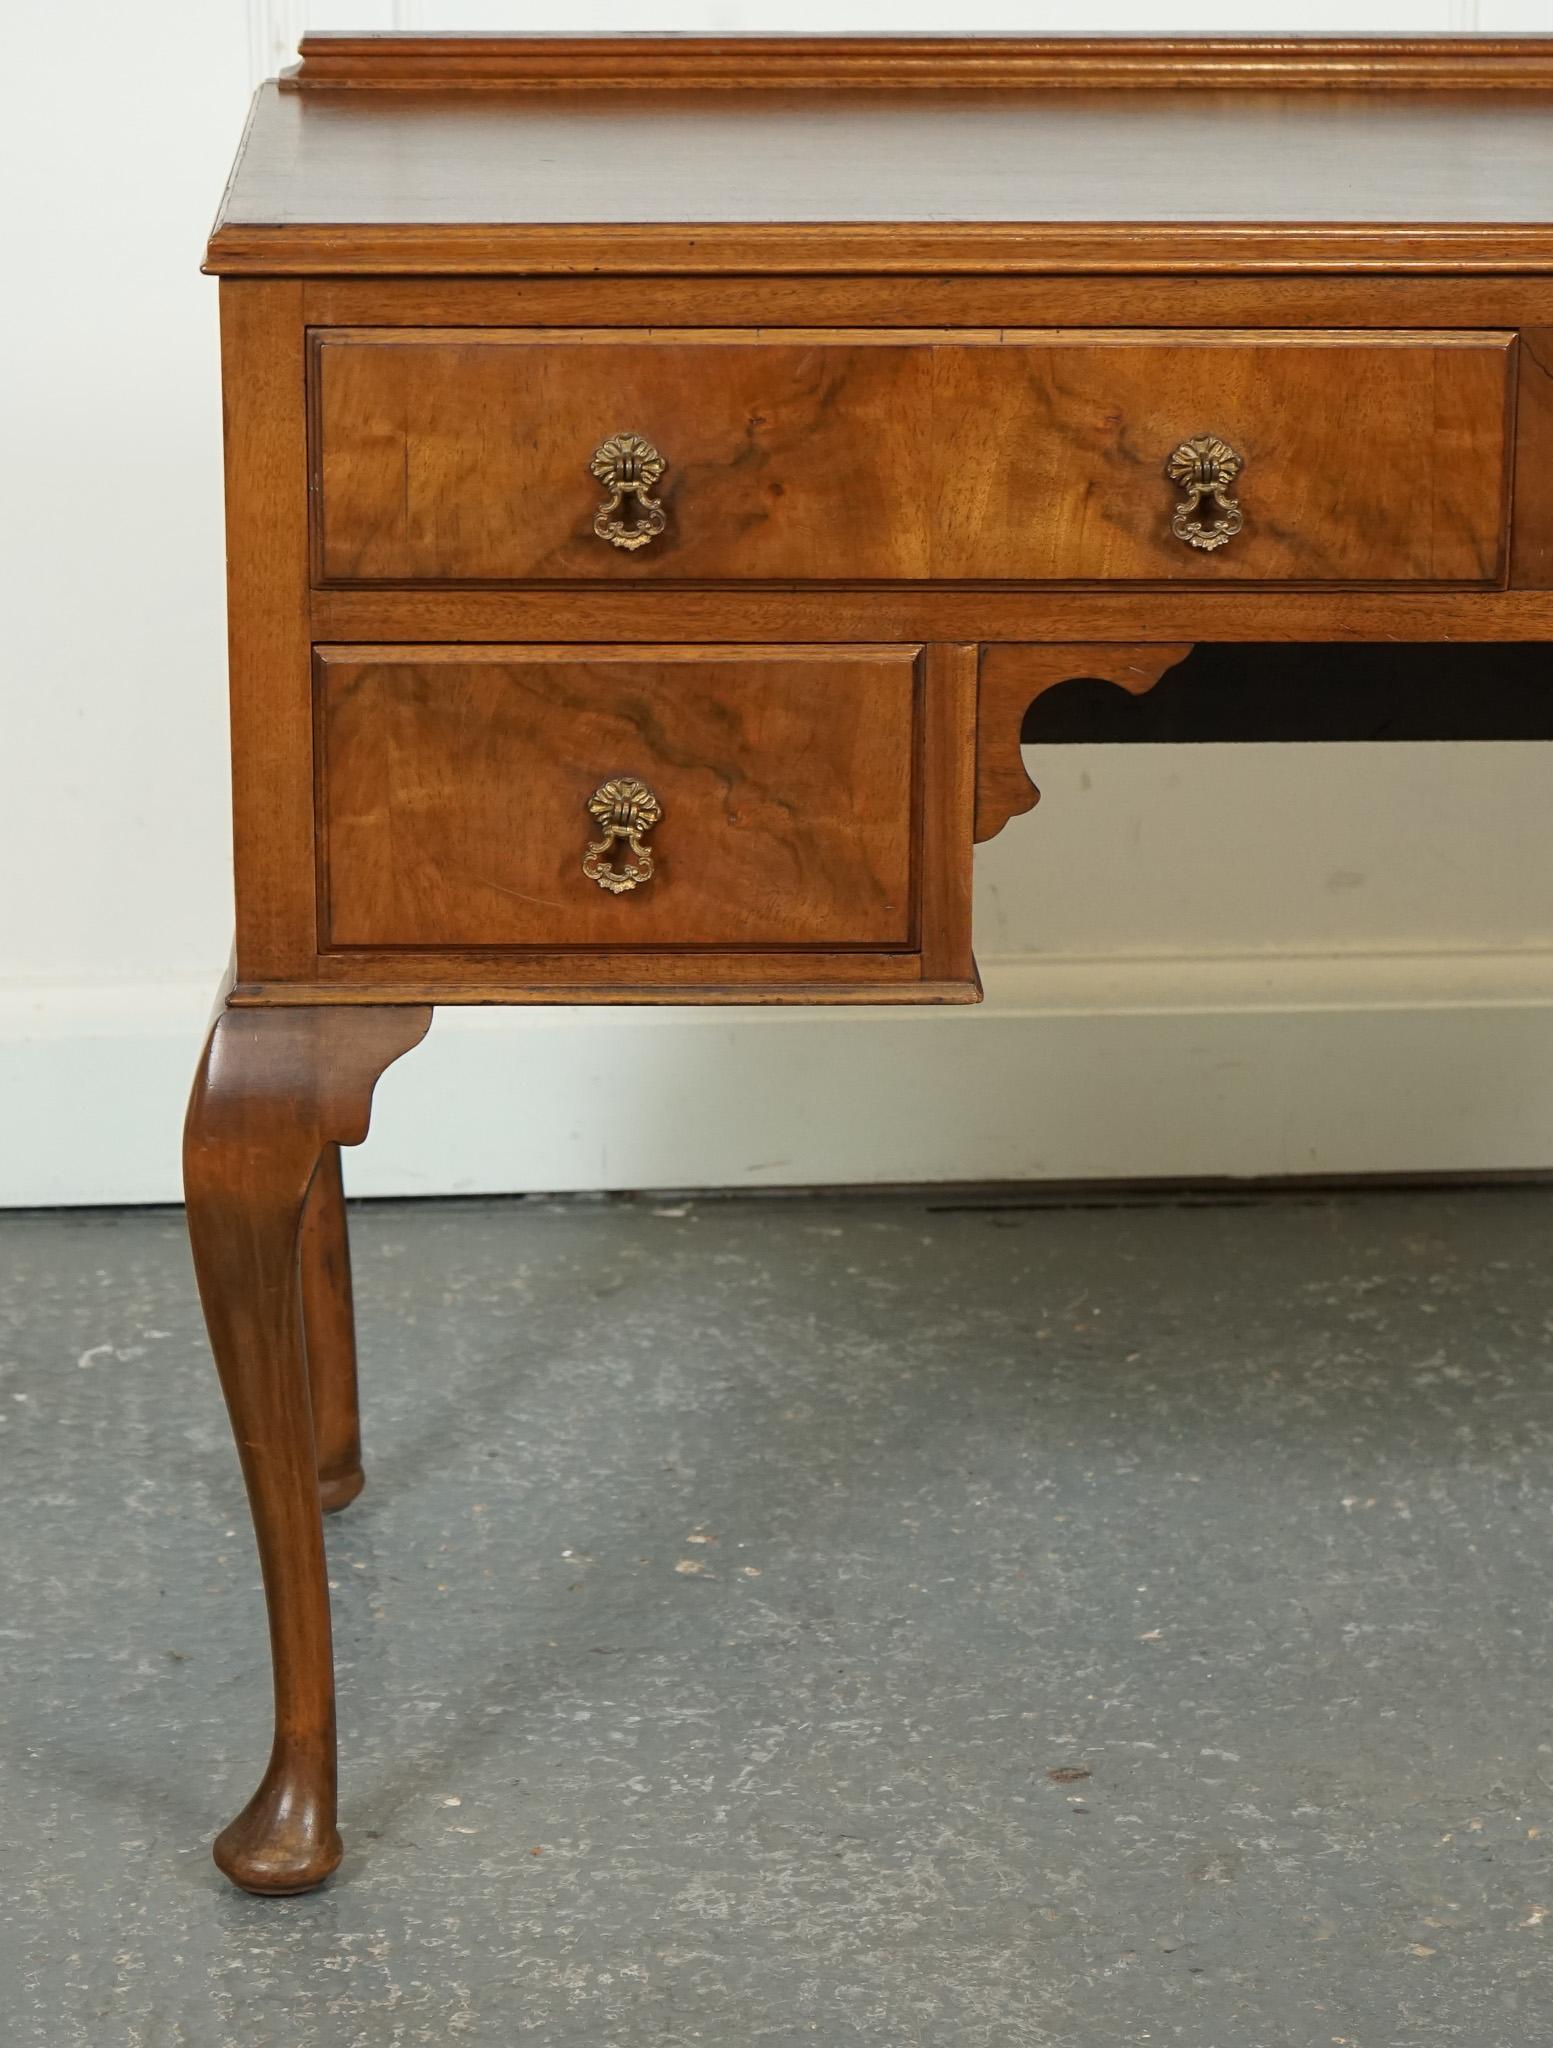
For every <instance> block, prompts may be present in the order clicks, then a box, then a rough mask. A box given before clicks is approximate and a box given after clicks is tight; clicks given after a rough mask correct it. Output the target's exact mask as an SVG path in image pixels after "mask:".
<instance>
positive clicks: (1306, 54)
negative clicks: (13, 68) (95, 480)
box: [281, 29, 1553, 93]
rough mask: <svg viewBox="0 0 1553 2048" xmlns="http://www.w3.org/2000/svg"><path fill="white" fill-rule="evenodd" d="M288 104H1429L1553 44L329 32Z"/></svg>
mask: <svg viewBox="0 0 1553 2048" xmlns="http://www.w3.org/2000/svg"><path fill="white" fill-rule="evenodd" d="M301 60H302V61H301V63H300V64H299V65H298V66H297V67H296V69H295V70H294V71H292V72H289V73H288V74H287V75H286V76H285V77H284V78H283V79H282V80H281V86H282V88H283V89H284V90H288V91H304V92H305V91H316V90H320V89H324V90H331V91H339V90H341V89H350V90H357V91H371V90H394V89H396V88H397V89H407V88H408V89H421V90H425V89H426V88H428V87H456V88H459V89H469V88H477V87H486V88H490V89H493V90H497V91H509V92H510V91H512V90H514V89H522V90H525V91H535V90H545V89H548V90H553V91H562V92H575V91H584V90H587V89H588V88H590V87H592V88H598V87H601V86H624V87H627V88H629V90H630V91H632V92H651V91H653V90H655V89H657V90H670V91H679V92H685V91H696V92H712V91H736V92H748V91H750V90H752V89H753V90H767V91H769V90H771V89H773V88H778V87H781V88H788V87H801V88H804V89H807V90H813V91H822V92H834V91H844V90H849V89H850V90H854V91H855V90H858V89H860V88H861V89H865V90H866V89H878V88H885V89H895V90H898V89H899V88H901V87H903V86H910V87H919V88H924V89H927V90H933V89H938V90H944V89H953V90H955V91H965V90H968V89H980V90H985V91H991V92H999V93H1006V92H1008V91H1010V90H1012V89H1015V88H1019V87H1024V88H1030V87H1039V88H1042V89H1046V90H1055V91H1065V90H1066V91H1093V90H1102V91H1115V90H1122V89H1125V90H1129V91H1132V90H1138V89H1152V90H1155V91H1165V92H1169V91H1175V90H1177V89H1179V88H1181V87H1189V88H1190V89H1191V90H1192V91H1193V92H1203V91H1213V90H1215V89H1230V90H1235V91H1244V90H1246V89H1247V88H1248V87H1251V88H1263V89H1268V90H1275V91H1280V92H1287V91H1297V90H1308V89H1318V90H1325V91H1332V90H1333V89H1344V88H1347V89H1352V88H1354V87H1361V88H1362V89H1363V90H1364V91H1365V92H1370V93H1374V92H1417V91H1421V90H1422V91H1428V90H1433V91H1441V90H1458V89H1461V88H1471V89H1474V90H1478V91H1482V90H1489V91H1507V92H1531V91H1537V90H1545V89H1547V88H1548V87H1550V86H1553V48H1550V46H1549V43H1548V41H1547V39H1546V38H1545V37H1543V36H1483V35H1471V36H1466V35H1448V36H1408V37H1396V36H1325V35H1310V36H1294V35H1257V36H1224V35H1182V36H1146V35H1099V36H1086V35H1076V34H1075V35H1046V36H1007V35H976V36H947V35H931V34H928V35H721V36H713V35H679V36H673V37H668V36H655V35H623V36H613V35H612V36H597V35H583V36H572V35H564V34H563V35H546V34H531V35H509V34H504V33H497V32H493V33H490V34H485V35H470V34H462V35H442V34H438V33H436V32H422V33H419V34H405V33H402V32H400V33H393V32H379V33H369V34H361V33H358V32H356V31H353V30H348V29H347V30H321V31H319V30H315V31H314V32H312V33H311V34H308V35H305V36H304V37H303V38H302V46H301Z"/></svg>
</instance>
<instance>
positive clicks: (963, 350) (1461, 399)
mask: <svg viewBox="0 0 1553 2048" xmlns="http://www.w3.org/2000/svg"><path fill="white" fill-rule="evenodd" d="M1511 343H1512V337H1511V336H1509V335H1507V334H1501V335H1482V336H1477V335H1436V336H1427V337H1426V336H1422V335H1413V334H1392V335H1372V336H1367V337H1365V338H1363V339H1355V338H1353V337H1350V336H1337V335H1305V334H1298V333H1293V334H1260V335H1258V334H1246V333H1225V332H1222V331H1220V330H1217V329H1209V330H1203V331H1195V332H1186V333H1176V334H1161V335H1155V336H1151V337H1147V338H1143V337H1138V336H1134V335H1099V334H1092V333H1090V334H1074V335H1067V334H1061V333H1058V334H1054V335H1052V336H1051V337H1049V338H1042V339H1036V338H1034V337H1029V336H1024V335H1019V336H1008V337H1006V338H1005V340H1004V341H1003V342H1002V343H1001V344H1000V345H998V346H996V347H988V348H980V349H977V348H967V347H942V348H936V349H935V350H934V383H933V443H934V447H935V450H936V451H938V453H939V457H940V460H939V465H938V468H937V472H936V475H935V492H934V496H935V505H936V510H937V525H936V530H935V534H934V548H933V569H934V573H935V574H936V575H938V576H940V577H942V578H945V579H948V580H960V579H974V578H981V577H1008V578H1015V577H1018V578H1028V579H1030V580H1032V581H1033V580H1042V579H1047V578H1050V579H1052V580H1055V581H1078V580H1081V579H1086V578H1093V579H1094V580H1096V581H1102V582H1124V581H1128V580H1131V579H1135V578H1136V579H1148V580H1161V581H1163V580H1171V581H1174V580H1178V579H1181V580H1190V581H1191V582H1194V583H1220V582H1273V581H1276V580H1279V579H1281V578H1288V579H1291V580H1294V581H1299V582H1320V581H1326V580H1333V581H1339V580H1341V581H1346V580H1359V581H1374V582H1381V581H1386V580H1390V579H1397V580H1414V579H1416V580H1419V581H1427V582H1437V583H1451V582H1462V583H1471V582H1492V581H1494V580H1496V579H1497V578H1498V577H1499V576H1500V574H1501V573H1502V562H1503V548H1504V535H1505V526H1506V504H1505V478H1506V448H1505V442H1506V429H1507V420H1508V404H1509V396H1510V374H1509V373H1510V363H1511ZM1203 433H1212V434H1215V435H1218V436H1220V437H1221V438H1223V439H1224V440H1226V441H1228V442H1229V443H1230V444H1231V445H1232V446H1233V447H1234V449H1235V450H1236V452H1237V453H1238V454H1239V455H1240V456H1241V457H1242V458H1243V460H1244V463H1245V468H1244V471H1243V472H1242V474H1241V475H1240V477H1239V478H1238V479H1237V480H1236V484H1235V496H1236V498H1237V500H1238V501H1239V502H1240V504H1241V506H1242V508H1243V510H1244V513H1245V528H1244V531H1243V532H1241V533H1239V534H1237V535H1236V536H1235V538H1234V539H1233V540H1231V541H1230V542H1229V543H1228V544H1227V545H1226V546H1225V547H1223V548H1222V549H1220V550H1219V551H1217V552H1216V553H1203V552H1200V551H1198V550H1196V549H1193V548H1191V547H1189V546H1187V545H1185V544H1184V543H1183V542H1181V541H1180V540H1178V539H1176V538H1175V536H1174V535H1173V534H1172V533H1171V531H1170V515H1171V512H1172V510H1173V509H1174V507H1175V505H1176V504H1177V503H1178V502H1179V501H1180V498H1181V492H1180V490H1179V489H1178V488H1177V487H1176V486H1174V485H1172V484H1170V483H1168V482H1167V481H1166V480H1165V477H1164V474H1163V472H1164V465H1165V460H1166V458H1167V457H1168V455H1169V454H1170V452H1171V450H1172V449H1173V448H1174V447H1175V446H1176V445H1177V444H1178V443H1179V442H1181V441H1183V440H1185V439H1186V438H1187V437H1188V436H1189V435H1193V434H1203Z"/></svg>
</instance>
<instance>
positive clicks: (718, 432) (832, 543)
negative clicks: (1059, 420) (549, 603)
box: [312, 329, 932, 584]
mask: <svg viewBox="0 0 1553 2048" xmlns="http://www.w3.org/2000/svg"><path fill="white" fill-rule="evenodd" d="M931 367H932V357H931V352H930V351H929V350H928V349H926V348H922V347H916V346H911V345H899V344H897V343H895V342H892V341H890V340H888V339H886V338H878V337H873V336H869V335H855V336H847V335H844V334H840V335H809V336H804V337H796V338H794V339H791V340H781V339H776V340H767V339H762V338H760V337H758V336H755V335H748V334H742V333H728V334H724V335H721V336H715V335H714V336H706V335H701V336H695V337H685V336H679V337H666V336H663V335H659V334H655V333H650V332H644V333H639V334H630V333H622V332H619V331H618V330H617V331H613V332H612V331H607V330H601V331H599V332H597V333H593V334H582V335H566V334H559V335H558V334H555V333H553V332H545V331H543V330H537V331H533V332H530V331H528V330H522V329H485V330H476V331H474V332H470V331H468V330H453V331H451V332H450V331H446V330H440V331H439V330H417V331H411V332H408V333H407V332H404V331H402V330H397V329H393V330H386V331H384V330H371V329H346V330H324V331H321V332H319V333H317V334H315V336H314V339H313V349H312V387H313V463H314V503H315V508H316V509H315V557H316V563H315V566H316V573H317V576H318V579H319V581H321V582H323V583H326V584H340V583H381V582H396V583H448V582H453V583H491V582H592V583H597V582H604V583H612V582H624V583H641V582H663V581H680V582H684V581H691V582H693V581H710V582H733V581H737V582H758V581H784V580H792V581H805V582H810V581H822V580H831V581H838V580H839V581H845V580H847V579H848V578H861V579H879V580H893V581H910V580H915V579H921V578H924V577H926V576H928V575H929V574H930V571H931V565H930V559H929V556H930V530H929V528H930V512H931V506H930V501H929V498H928V495H927V492H926V490H925V481H926V477H927V464H928V454H929V400H930V391H929V383H930V375H931ZM642 444H645V445H642ZM612 524H613V527H614V532H613V535H612V536H611V532H610V528H611V525H612Z"/></svg>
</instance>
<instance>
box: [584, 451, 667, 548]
mask: <svg viewBox="0 0 1553 2048" xmlns="http://www.w3.org/2000/svg"><path fill="white" fill-rule="evenodd" d="M588 468H589V470H590V471H591V472H592V474H593V475H594V476H596V477H597V478H598V480H599V482H600V483H601V484H603V485H604V487H605V489H606V490H607V491H608V492H609V496H608V497H607V498H606V499H605V501H604V503H603V504H602V505H600V507H599V509H598V510H597V512H595V513H594V515H593V531H594V532H595V533H596V534H597V535H598V537H599V539H600V540H607V541H608V542H609V544H610V546H611V547H616V548H626V549H628V550H629V549H635V548H644V547H646V545H647V543H648V542H649V541H650V540H651V539H652V538H653V536H654V535H655V534H659V533H662V531H663V529H664V527H665V525H666V524H667V523H668V522H667V519H666V517H665V514H664V510H663V507H662V505H660V504H659V502H658V500H657V499H656V498H654V497H653V496H651V495H650V494H651V491H652V487H653V485H654V484H655V483H656V482H657V481H658V479H659V477H661V476H662V474H663V472H664V468H665V464H664V460H663V457H662V456H661V455H660V454H659V453H658V451H657V449H656V448H655V447H654V446H653V445H652V443H651V441H645V440H643V438H642V436H641V435H640V434H611V435H610V437H609V439H608V440H607V441H605V442H603V443H601V444H600V446H599V447H597V448H595V449H594V451H593V460H592V461H591V462H590V463H589V464H588ZM627 498H634V499H635V500H636V518H635V520H634V521H633V522H632V523H631V524H629V525H627V523H626V522H625V520H623V519H621V518H620V517H619V516H618V515H619V512H620V508H621V506H622V505H623V504H624V503H625V501H626V499H627Z"/></svg>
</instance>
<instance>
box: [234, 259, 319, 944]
mask: <svg viewBox="0 0 1553 2048" xmlns="http://www.w3.org/2000/svg"><path fill="white" fill-rule="evenodd" d="M303 342H304V330H303V325H302V293H301V287H300V286H299V285H297V284H296V283H295V282H293V281H291V280H288V279H279V280H275V281H273V282H271V281H260V280H244V281H242V282H240V283H224V284H223V285H222V287H221V392H222V409H223V417H224V422H225V449H226V540H227V650H228V673H229V690H230V697H231V716H232V859H233V868H234V879H235V882H236V887H237V963H238V972H239V974H241V975H242V976H243V977H245V978H247V977H250V976H256V975H265V976H275V977H278V978H284V977H288V976H293V975H297V974H300V973H303V972H304V971H305V966H306V963H307V962H308V961H310V960H311V959H312V957H313V956H314V954H316V952H317V950H318V946H317V932H316V930H315V928H314V923H313V885H312V870H313V792H312V741H311V704H312V686H311V677H310V667H309V652H308V650H309V624H308V611H307V592H308V514H307V497H306V477H307V421H306V385H305V376H304V357H303Z"/></svg>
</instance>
